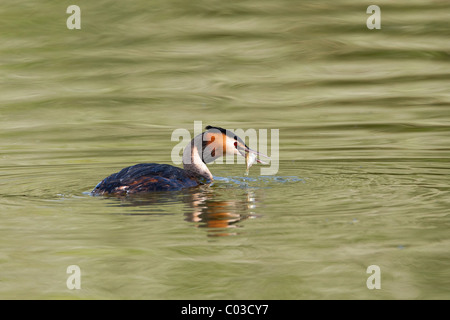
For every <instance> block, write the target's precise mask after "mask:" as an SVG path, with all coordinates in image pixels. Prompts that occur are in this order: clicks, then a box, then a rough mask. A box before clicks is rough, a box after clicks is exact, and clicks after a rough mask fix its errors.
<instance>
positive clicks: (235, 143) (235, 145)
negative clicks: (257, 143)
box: [234, 141, 237, 149]
mask: <svg viewBox="0 0 450 320" xmlns="http://www.w3.org/2000/svg"><path fill="white" fill-rule="evenodd" d="M234 147H235V148H236V149H237V142H236V141H235V142H234Z"/></svg>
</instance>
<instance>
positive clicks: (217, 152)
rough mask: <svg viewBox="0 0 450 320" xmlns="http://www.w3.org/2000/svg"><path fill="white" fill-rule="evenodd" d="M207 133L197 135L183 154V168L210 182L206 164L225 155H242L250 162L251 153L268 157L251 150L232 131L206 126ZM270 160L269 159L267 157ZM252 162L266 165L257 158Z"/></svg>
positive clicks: (209, 173)
mask: <svg viewBox="0 0 450 320" xmlns="http://www.w3.org/2000/svg"><path fill="white" fill-rule="evenodd" d="M205 130H206V131H205V132H203V133H201V134H199V135H197V136H196V137H194V139H192V141H191V143H190V144H188V145H187V146H186V148H185V149H184V152H183V166H184V168H185V170H188V171H191V172H195V173H197V174H200V175H201V176H203V177H205V178H206V179H208V180H213V176H212V174H211V172H210V171H209V169H208V167H207V166H206V163H210V162H213V161H214V160H215V159H217V158H220V157H223V156H225V155H235V154H236V155H240V156H243V157H245V158H246V160H247V161H248V159H249V157H248V155H249V154H250V153H252V154H255V155H261V156H264V157H267V156H266V155H264V154H262V153H260V152H258V151H255V150H252V149H250V148H249V147H248V146H247V145H246V144H245V142H244V141H243V140H242V139H241V138H239V137H238V136H237V135H236V134H234V133H233V132H231V131H230V130H226V129H223V128H220V127H213V126H206V128H205ZM267 158H268V157H267ZM251 161H256V162H258V163H265V162H263V161H261V160H260V159H257V158H255V157H253V158H252V160H251Z"/></svg>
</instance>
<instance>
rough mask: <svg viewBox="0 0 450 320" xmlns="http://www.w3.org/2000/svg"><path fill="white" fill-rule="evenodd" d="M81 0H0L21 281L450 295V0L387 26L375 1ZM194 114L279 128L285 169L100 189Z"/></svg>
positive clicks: (116, 288)
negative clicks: (190, 184) (373, 10)
mask: <svg viewBox="0 0 450 320" xmlns="http://www.w3.org/2000/svg"><path fill="white" fill-rule="evenodd" d="M76 4H77V5H79V6H80V7H81V10H82V29H81V30H68V29H67V28H66V19H67V17H68V16H69V15H67V14H66V13H65V10H66V4H59V3H56V2H54V1H40V2H39V5H37V4H32V3H31V2H29V1H17V0H16V1H9V0H7V1H3V4H2V9H1V11H0V30H3V31H2V33H1V40H2V41H1V42H0V72H1V75H2V76H1V77H0V235H1V236H0V298H3V299H5V298H13V299H16V298H17V299H18V298H29V299H30V298H31V299H37V298H41V299H51V298H59V299H72V298H88V299H91V298H92V299H99V298H105V299H109V298H119V299H329V298H331V299H448V298H449V297H450V281H449V279H450V260H449V248H450V238H449V236H448V235H449V232H448V230H449V223H450V216H449V212H450V210H449V209H450V197H449V195H450V194H449V191H450V188H449V183H448V182H449V179H448V177H449V174H450V148H449V141H450V140H449V139H450V121H449V120H450V109H449V108H450V91H449V87H450V81H449V79H450V66H449V52H450V42H449V41H448V39H449V35H450V29H449V28H448V19H449V14H448V12H449V9H450V8H449V4H448V1H424V0H418V1H397V2H396V3H395V4H393V3H391V2H390V1H379V2H378V3H377V4H378V5H379V6H380V7H381V10H382V29H381V30H368V29H367V27H366V25H365V21H366V19H367V17H368V15H367V14H366V13H365V11H366V9H367V7H368V6H369V5H370V4H373V3H358V4H355V2H354V1H314V2H312V1H311V2H305V1H303V2H299V1H278V2H273V1H239V2H226V3H225V2H221V1H195V2H194V3H192V2H185V1H184V2H176V1H153V2H148V1H133V3H132V4H130V3H127V4H125V3H118V2H111V1H96V2H95V3H92V1H91V2H88V1H77V3H76ZM194 121H202V122H203V124H204V125H208V124H211V125H216V126H221V127H225V128H233V129H237V128H242V129H248V128H254V129H279V130H280V131H279V132H280V140H279V143H280V165H279V171H278V173H277V174H276V175H274V176H261V175H260V170H259V169H260V165H258V164H255V165H254V166H253V167H252V168H251V169H250V174H249V176H245V165H243V164H240V165H239V164H236V165H234V166H233V165H225V164H223V165H212V166H210V169H211V171H212V173H213V174H214V176H215V177H216V180H215V182H214V184H213V185H211V186H209V187H200V188H194V189H192V190H186V191H182V192H173V193H158V194H154V195H149V196H147V197H138V198H132V199H115V198H102V197H91V196H89V194H88V193H89V191H90V190H91V189H92V188H93V187H94V186H95V185H96V184H97V183H98V182H99V181H100V180H101V179H103V178H104V177H106V176H107V175H109V174H111V173H113V172H117V171H118V170H120V169H121V168H123V167H125V166H128V165H133V164H136V163H141V162H160V163H169V164H170V163H171V158H170V153H171V150H172V148H173V147H174V146H175V144H176V143H177V142H173V141H171V139H170V138H171V134H172V132H173V130H175V129H177V128H186V129H188V130H189V131H191V133H192V130H193V124H194ZM69 265H78V266H79V267H80V269H81V272H82V275H81V289H80V290H69V289H68V288H67V286H66V280H67V278H68V277H69V274H67V273H66V270H67V267H68V266H69ZM370 265H377V266H379V267H380V270H381V289H379V290H369V289H368V288H367V286H366V280H367V279H368V277H369V276H370V274H368V273H366V270H367V268H368V267H369V266H370Z"/></svg>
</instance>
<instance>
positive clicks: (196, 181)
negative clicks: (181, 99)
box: [91, 126, 264, 196]
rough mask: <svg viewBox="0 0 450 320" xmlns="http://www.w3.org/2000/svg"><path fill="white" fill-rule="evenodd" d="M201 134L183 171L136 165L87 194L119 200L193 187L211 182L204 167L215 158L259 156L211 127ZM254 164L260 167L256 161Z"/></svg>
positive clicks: (188, 152)
mask: <svg viewBox="0 0 450 320" xmlns="http://www.w3.org/2000/svg"><path fill="white" fill-rule="evenodd" d="M205 130H206V131H205V132H202V133H201V134H199V135H197V136H196V137H194V139H192V140H191V142H190V143H189V144H188V145H187V146H186V147H185V149H184V151H183V161H182V162H183V167H184V169H182V168H178V167H174V166H172V165H168V164H157V163H141V164H137V165H134V166H131V167H127V168H124V169H122V170H120V171H119V172H116V173H113V174H112V175H110V176H109V177H107V178H105V179H103V180H102V181H101V182H99V183H98V184H97V186H96V187H95V188H94V190H92V192H91V194H92V195H120V196H122V195H128V194H141V193H147V192H153V191H176V190H181V189H183V188H190V187H195V186H198V185H201V184H208V183H211V182H212V180H213V176H212V174H211V172H210V171H209V169H208V167H207V166H206V164H207V163H210V162H212V161H214V160H215V159H217V158H219V157H222V156H224V155H227V154H228V155H235V154H237V155H241V156H243V157H245V158H246V159H247V160H248V159H249V157H248V155H249V154H250V153H252V154H255V155H262V154H260V153H259V152H257V151H255V150H252V149H250V148H249V147H247V145H246V144H245V143H244V141H243V140H242V139H241V138H239V137H238V136H237V135H235V134H234V133H233V132H232V131H230V130H226V129H223V128H220V127H213V126H206V127H205ZM263 156H264V155H263ZM252 159H255V157H253V158H252ZM252 161H253V160H252ZM256 161H257V162H259V163H263V162H262V161H261V160H259V159H256ZM247 167H248V164H247Z"/></svg>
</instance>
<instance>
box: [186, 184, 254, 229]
mask: <svg viewBox="0 0 450 320" xmlns="http://www.w3.org/2000/svg"><path fill="white" fill-rule="evenodd" d="M239 191H241V193H240V194H237V195H236V194H235V195H234V196H233V199H232V200H230V199H227V200H222V199H220V197H219V196H218V194H217V193H216V192H214V190H211V189H208V190H204V192H196V193H193V194H191V195H190V201H189V205H190V207H191V209H192V210H190V211H188V212H186V213H185V214H184V215H185V217H186V219H185V220H186V221H189V222H193V223H194V224H195V226H197V227H199V228H205V229H206V230H207V232H208V236H217V237H218V236H231V235H237V234H239V233H238V231H237V229H238V228H239V227H240V225H239V222H241V221H243V220H246V219H252V218H257V217H258V216H257V215H256V214H255V213H254V209H255V208H256V204H257V196H256V194H255V191H254V190H250V189H245V190H243V189H241V190H239Z"/></svg>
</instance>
